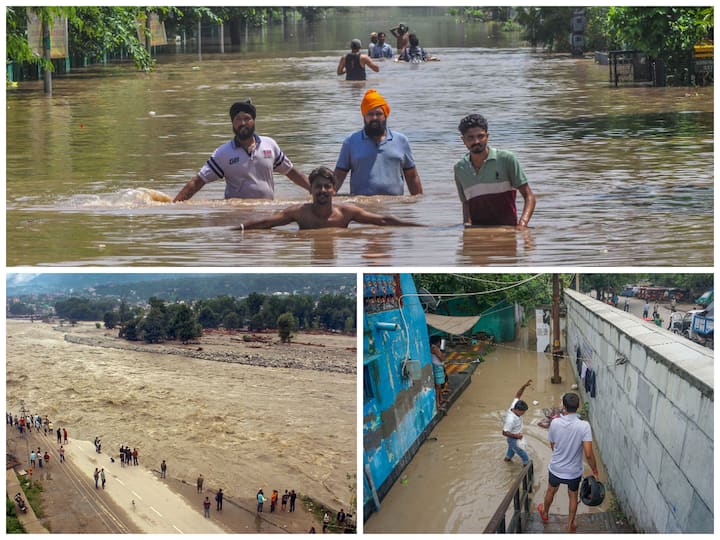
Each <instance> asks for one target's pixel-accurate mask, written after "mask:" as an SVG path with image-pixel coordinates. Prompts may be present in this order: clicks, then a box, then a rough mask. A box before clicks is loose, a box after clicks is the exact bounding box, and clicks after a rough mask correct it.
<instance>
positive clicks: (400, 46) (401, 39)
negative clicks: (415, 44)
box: [390, 23, 410, 53]
mask: <svg viewBox="0 0 720 540" xmlns="http://www.w3.org/2000/svg"><path fill="white" fill-rule="evenodd" d="M390 33H391V34H392V35H393V36H395V41H396V48H397V50H398V53H399V52H400V51H402V50H404V49H405V48H406V47H407V46H408V45H409V44H410V28H408V26H407V25H406V24H403V23H400V24H398V25H397V26H395V27H394V28H391V29H390Z"/></svg>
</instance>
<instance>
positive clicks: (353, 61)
mask: <svg viewBox="0 0 720 540" xmlns="http://www.w3.org/2000/svg"><path fill="white" fill-rule="evenodd" d="M361 47H362V42H361V41H360V40H359V39H353V40H352V41H351V42H350V52H349V53H348V54H346V55H345V56H341V57H340V63H339V64H338V67H337V74H338V75H342V74H343V73H344V74H345V80H346V81H364V80H365V79H366V78H367V75H366V74H365V67H369V68H370V69H372V70H373V71H374V72H375V73H377V72H378V71H380V68H379V67H378V65H377V64H376V63H375V62H373V61H372V60H371V59H370V57H369V56H368V55H366V54H363V53H361V52H360V48H361Z"/></svg>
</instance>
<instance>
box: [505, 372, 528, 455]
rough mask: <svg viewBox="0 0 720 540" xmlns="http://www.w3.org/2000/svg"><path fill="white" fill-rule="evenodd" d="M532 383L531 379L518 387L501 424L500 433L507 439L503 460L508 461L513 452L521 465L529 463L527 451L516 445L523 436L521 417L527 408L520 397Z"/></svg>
mask: <svg viewBox="0 0 720 540" xmlns="http://www.w3.org/2000/svg"><path fill="white" fill-rule="evenodd" d="M531 384H532V379H530V380H529V381H528V382H526V383H525V384H523V385H522V386H521V387H520V389H519V390H518V391H517V392H516V393H515V399H513V402H512V403H511V404H510V408H509V409H508V411H507V413H506V414H505V423H504V424H503V432H502V434H503V435H504V436H505V439H506V440H507V444H508V449H507V452H506V454H505V458H504V461H506V462H510V461H512V458H513V456H514V455H515V454H517V455H518V456H520V459H522V462H523V465H527V464H528V463H530V458H529V457H528V455H527V452H525V450H523V449H522V448H520V447H519V446H518V441H519V440H520V439H522V438H523V434H522V429H523V421H522V417H523V415H524V414H525V413H526V412H527V410H528V405H527V403H525V402H524V401H523V400H522V399H520V398H521V397H522V395H523V392H524V391H525V389H526V388H527V387H528V386H530V385H531Z"/></svg>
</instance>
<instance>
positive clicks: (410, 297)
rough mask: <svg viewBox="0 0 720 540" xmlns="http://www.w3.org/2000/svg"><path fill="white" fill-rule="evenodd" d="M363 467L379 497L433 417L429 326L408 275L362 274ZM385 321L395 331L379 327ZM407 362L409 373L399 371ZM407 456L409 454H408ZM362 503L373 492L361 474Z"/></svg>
mask: <svg viewBox="0 0 720 540" xmlns="http://www.w3.org/2000/svg"><path fill="white" fill-rule="evenodd" d="M363 279H364V281H365V285H364V302H365V312H364V317H363V332H364V340H363V364H364V366H363V367H364V369H363V386H364V399H363V463H364V465H365V466H366V467H365V469H367V468H369V470H370V476H371V478H372V481H373V484H374V485H375V488H376V489H377V491H378V494H379V496H380V498H382V497H383V496H384V495H385V493H387V491H388V490H389V488H390V486H391V485H392V483H393V482H394V480H395V477H396V476H397V474H399V472H398V471H399V470H402V468H404V466H405V465H406V464H407V461H409V459H410V458H411V457H412V454H414V452H415V451H416V450H417V447H418V446H419V442H418V440H419V438H420V437H421V435H423V433H424V431H425V430H426V428H427V427H428V426H429V425H430V422H431V421H432V420H433V417H434V416H435V414H436V413H437V410H436V406H435V387H434V384H433V378H432V365H431V359H430V345H429V342H428V332H427V323H426V321H425V313H424V312H423V309H422V306H421V304H420V301H419V300H418V297H417V290H416V288H415V283H414V282H413V280H412V276H411V275H410V274H365V275H364V277H363ZM378 323H380V325H381V326H382V325H383V324H385V325H386V326H387V323H391V326H392V325H397V329H396V330H389V329H384V328H378ZM407 359H411V360H413V361H415V362H413V364H412V369H411V370H410V371H413V372H414V373H413V374H409V373H408V370H407V369H406V370H403V364H404V361H405V360H407ZM409 452H411V454H409ZM363 484H364V490H363V502H364V503H365V505H367V504H368V503H369V502H370V501H372V493H371V491H370V486H369V484H368V481H367V476H366V475H365V474H364V475H363Z"/></svg>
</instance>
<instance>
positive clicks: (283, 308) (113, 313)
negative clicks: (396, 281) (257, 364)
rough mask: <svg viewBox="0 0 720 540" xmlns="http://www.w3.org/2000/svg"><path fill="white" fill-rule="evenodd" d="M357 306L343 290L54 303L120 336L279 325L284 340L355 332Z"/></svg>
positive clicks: (175, 335) (177, 335) (193, 334)
mask: <svg viewBox="0 0 720 540" xmlns="http://www.w3.org/2000/svg"><path fill="white" fill-rule="evenodd" d="M355 306H356V299H355V297H353V296H347V295H341V294H325V295H322V296H320V297H319V298H318V299H317V300H315V299H314V298H313V297H312V296H310V295H265V294H260V293H251V294H249V295H248V296H247V297H246V298H242V299H238V298H236V297H233V296H228V295H223V296H217V297H214V298H208V299H203V300H197V301H194V302H188V303H186V302H172V303H170V302H166V301H165V300H162V299H160V298H157V297H151V298H150V299H149V300H148V306H146V307H145V308H139V307H133V308H130V307H129V306H128V305H127V304H126V303H125V302H124V301H121V302H120V303H119V304H118V303H117V301H115V300H113V299H90V298H82V297H70V298H67V299H62V300H59V301H57V302H56V303H55V313H56V314H57V316H58V317H62V318H66V319H69V320H72V321H99V320H102V321H103V323H104V325H105V327H106V328H119V330H118V335H119V336H120V337H123V338H125V339H128V340H132V341H136V340H140V341H146V342H149V343H158V342H161V341H164V340H168V339H170V340H175V339H176V340H179V341H182V342H184V343H187V342H188V341H190V340H192V339H195V338H197V337H199V336H200V335H202V331H203V329H205V328H220V327H222V328H226V329H239V328H247V329H248V330H250V331H261V330H268V329H277V330H278V332H279V335H280V337H281V339H282V340H283V341H289V340H290V338H291V336H292V333H293V332H295V331H297V330H306V329H323V330H334V331H340V332H346V333H352V332H354V330H355V325H356V321H355V315H356V311H355Z"/></svg>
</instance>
